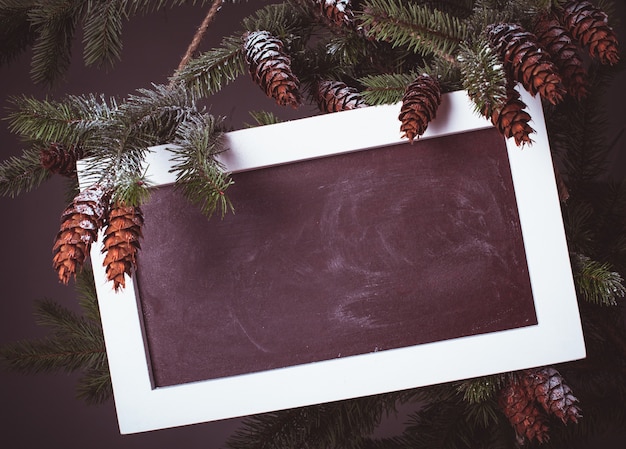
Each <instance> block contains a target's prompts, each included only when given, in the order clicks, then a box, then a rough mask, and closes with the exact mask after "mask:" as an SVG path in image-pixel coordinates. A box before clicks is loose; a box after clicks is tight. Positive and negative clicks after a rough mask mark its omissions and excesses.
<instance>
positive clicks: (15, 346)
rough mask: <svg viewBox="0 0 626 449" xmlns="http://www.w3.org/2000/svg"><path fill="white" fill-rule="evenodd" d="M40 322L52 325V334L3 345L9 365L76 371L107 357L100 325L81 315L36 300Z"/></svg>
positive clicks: (25, 370)
mask: <svg viewBox="0 0 626 449" xmlns="http://www.w3.org/2000/svg"><path fill="white" fill-rule="evenodd" d="M35 315H36V317H37V321H38V324H41V325H45V326H49V327H51V328H52V330H53V334H52V336H50V337H48V338H44V339H40V340H32V341H28V340H26V341H19V342H16V343H12V344H9V345H7V346H4V347H2V348H0V357H1V358H2V359H3V360H4V361H5V363H7V365H8V366H9V367H10V368H11V369H13V370H16V371H19V372H22V373H28V374H32V373H40V372H51V371H58V370H63V371H67V372H72V371H76V370H79V369H82V368H84V367H89V366H94V365H99V364H102V363H103V360H104V359H106V351H105V348H104V337H103V335H102V329H101V328H100V326H99V325H96V324H95V323H93V322H89V321H88V320H86V319H85V318H82V317H79V316H77V315H76V314H74V313H73V312H71V311H70V310H68V309H65V308H64V307H61V306H60V305H58V304H56V303H54V302H53V301H50V300H44V301H38V302H37V303H36V310H35Z"/></svg>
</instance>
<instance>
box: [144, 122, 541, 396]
mask: <svg viewBox="0 0 626 449" xmlns="http://www.w3.org/2000/svg"><path fill="white" fill-rule="evenodd" d="M294 146H297V142H295V143H294ZM526 151H532V150H526ZM233 179H234V181H235V183H234V185H233V186H231V187H230V188H229V190H228V194H229V196H230V199H231V201H232V203H233V205H234V208H235V213H234V214H228V215H226V216H225V217H224V218H223V219H221V218H220V217H218V216H214V217H212V218H211V219H207V218H206V217H205V216H203V215H201V214H200V213H199V211H198V209H197V207H195V206H193V205H192V204H190V203H188V202H187V201H185V200H184V199H183V198H182V196H181V194H180V193H179V192H178V191H177V190H176V189H174V188H173V187H171V186H165V187H160V188H158V189H155V190H154V191H153V193H152V197H151V199H150V201H149V202H148V203H147V204H146V205H145V206H144V215H145V226H144V239H143V240H142V250H141V252H140V256H139V257H140V259H139V262H138V265H139V269H138V271H137V286H138V293H139V295H138V296H139V305H140V310H141V311H142V322H143V331H144V336H145V340H146V343H147V345H146V346H147V351H148V355H147V356H148V361H149V364H150V367H151V372H152V377H153V383H154V386H156V387H159V386H168V385H176V384H182V383H187V382H192V381H198V380H207V379H215V378H220V377H228V376H233V375H239V374H245V373H252V372H259V371H264V370H269V369H278V368H283V367H287V366H294V365H300V364H306V363H314V362H318V361H323V360H330V359H334V358H340V357H348V356H354V355H358V354H367V353H371V352H376V351H385V350H393V349H395V348H402V347H407V346H413V345H419V344H423V343H429V342H434V341H441V340H447V339H452V338H458V337H464V336H469V335H476V334H484V333H490V332H496V331H501V330H506V329H513V328H519V327H524V326H529V325H534V324H536V323H537V319H536V315H535V308H534V302H533V295H532V290H531V285H530V280H529V275H528V268H527V264H526V256H525V252H524V244H523V240H522V234H521V230H520V223H519V216H518V210H517V204H516V199H515V191H514V188H513V182H512V179H511V172H510V167H509V161H508V157H507V151H506V146H505V143H504V141H503V139H502V137H501V136H500V135H499V134H498V132H497V131H496V130H495V129H493V128H490V129H485V130H480V131H472V132H466V133H462V134H456V135H451V136H448V137H442V138H439V139H434V140H423V141H418V142H416V143H414V144H412V145H410V144H397V145H391V146H387V147H382V148H376V149H369V150H364V151H356V152H352V153H347V154H340V155H334V156H329V157H323V158H319V159H313V160H308V161H303V162H296V163H290V164H284V165H279V166H276V167H270V168H263V169H258V170H251V171H246V172H241V173H235V174H233Z"/></svg>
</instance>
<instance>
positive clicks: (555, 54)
mask: <svg viewBox="0 0 626 449" xmlns="http://www.w3.org/2000/svg"><path fill="white" fill-rule="evenodd" d="M533 31H534V33H535V35H536V36H537V39H538V40H539V43H540V44H541V45H542V46H543V47H544V48H545V49H546V50H548V52H549V53H550V55H551V56H552V60H553V61H554V63H555V64H556V66H557V67H558V69H559V73H560V75H561V78H562V80H563V85H564V86H565V88H566V89H567V92H568V93H569V94H570V95H571V96H572V97H574V98H576V99H581V98H583V97H586V96H587V94H588V93H589V88H588V84H589V82H588V79H587V71H586V70H585V67H584V63H583V60H582V58H581V57H580V55H579V54H578V48H577V46H576V44H575V43H574V41H573V40H572V37H571V36H570V34H569V33H568V31H567V30H566V29H565V28H564V27H563V26H562V25H561V24H560V22H559V21H558V20H557V19H555V18H554V17H551V16H543V17H542V18H541V19H540V20H538V21H537V22H536V23H535V26H534V28H533Z"/></svg>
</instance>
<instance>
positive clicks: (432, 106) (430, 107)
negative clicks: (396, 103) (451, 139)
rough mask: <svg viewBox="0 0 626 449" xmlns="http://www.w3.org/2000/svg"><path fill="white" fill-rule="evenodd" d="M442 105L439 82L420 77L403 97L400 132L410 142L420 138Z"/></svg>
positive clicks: (430, 78) (423, 76) (410, 85)
mask: <svg viewBox="0 0 626 449" xmlns="http://www.w3.org/2000/svg"><path fill="white" fill-rule="evenodd" d="M440 104H441V88H440V86H439V82H438V81H437V80H436V79H435V78H433V77H431V76H430V75H426V74H424V75H420V76H418V77H417V78H416V79H415V81H413V82H412V83H411V84H409V85H408V86H407V88H406V91H405V92H404V96H403V97H402V107H401V108H400V115H399V116H398V118H399V119H400V122H401V125H400V131H401V132H403V133H404V134H403V135H402V137H406V138H408V139H409V141H410V142H413V140H414V139H415V138H419V137H420V136H421V135H422V134H424V132H425V131H426V128H427V127H428V124H429V123H430V122H431V121H432V120H433V119H434V118H435V116H436V115H437V108H438V107H439V105H440Z"/></svg>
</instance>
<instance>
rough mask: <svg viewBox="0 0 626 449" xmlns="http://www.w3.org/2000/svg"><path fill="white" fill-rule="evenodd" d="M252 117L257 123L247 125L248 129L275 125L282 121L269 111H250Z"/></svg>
mask: <svg viewBox="0 0 626 449" xmlns="http://www.w3.org/2000/svg"><path fill="white" fill-rule="evenodd" d="M250 116H252V118H253V119H254V121H255V122H256V123H254V124H247V127H248V128H253V127H255V126H265V125H273V124H275V123H280V122H281V120H280V119H279V118H278V117H277V116H276V115H275V114H274V113H272V112H268V111H250Z"/></svg>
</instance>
